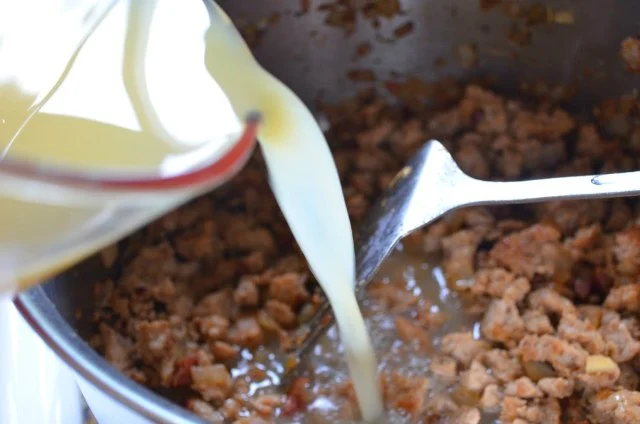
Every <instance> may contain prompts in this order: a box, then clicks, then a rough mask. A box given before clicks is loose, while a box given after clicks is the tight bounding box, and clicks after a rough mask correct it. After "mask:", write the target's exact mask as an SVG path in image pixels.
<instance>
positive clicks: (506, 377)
mask: <svg viewBox="0 0 640 424" xmlns="http://www.w3.org/2000/svg"><path fill="white" fill-rule="evenodd" d="M482 361H483V362H484V363H485V365H486V366H487V368H489V369H490V370H491V374H492V375H493V376H495V377H496V378H497V379H498V380H500V381H501V382H503V383H507V382H509V381H513V380H515V379H516V378H518V377H520V376H521V375H522V373H523V369H522V366H521V365H520V361H519V360H518V359H516V358H513V357H511V356H509V352H507V351H506V350H502V349H493V350H490V351H489V352H486V353H485V354H483V355H482Z"/></svg>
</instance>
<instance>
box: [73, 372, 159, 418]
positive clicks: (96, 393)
mask: <svg viewBox="0 0 640 424" xmlns="http://www.w3.org/2000/svg"><path fill="white" fill-rule="evenodd" d="M77 381H78V385H79V386H80V390H81V391H82V395H83V396H84V398H85V400H86V401H87V405H89V408H90V409H91V413H92V414H93V416H94V417H95V419H96V420H97V421H98V423H99V424H125V423H126V424H154V423H153V421H149V420H148V419H147V418H144V417H143V416H142V415H140V414H138V413H137V412H134V411H133V410H131V409H129V408H127V407H126V406H124V405H123V404H122V403H119V402H117V401H115V400H114V399H113V398H112V397H110V396H108V395H106V394H105V393H103V392H102V391H100V390H99V389H97V388H96V387H95V386H94V385H93V384H91V383H89V382H88V381H87V380H85V379H84V378H82V377H80V376H78V380H77Z"/></svg>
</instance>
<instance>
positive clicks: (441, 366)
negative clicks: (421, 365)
mask: <svg viewBox="0 0 640 424" xmlns="http://www.w3.org/2000/svg"><path fill="white" fill-rule="evenodd" d="M430 369H431V372H432V373H433V374H434V375H435V376H436V377H437V378H438V379H439V380H442V381H444V382H445V383H452V382H453V381H455V379H456V377H457V375H458V372H457V365H456V361H455V360H454V359H452V358H449V357H446V356H437V357H435V358H433V359H432V360H431V365H430Z"/></svg>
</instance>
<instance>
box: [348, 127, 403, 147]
mask: <svg viewBox="0 0 640 424" xmlns="http://www.w3.org/2000/svg"><path fill="white" fill-rule="evenodd" d="M395 127H396V123H395V122H393V121H391V120H385V121H382V122H380V123H378V124H376V125H375V126H373V127H371V128H369V129H367V130H366V131H363V132H361V133H359V134H358V136H357V141H358V146H360V148H363V149H371V148H375V147H376V146H378V144H380V143H382V142H383V141H384V140H385V139H386V138H388V137H389V136H390V135H391V132H392V131H393V130H394V129H395Z"/></svg>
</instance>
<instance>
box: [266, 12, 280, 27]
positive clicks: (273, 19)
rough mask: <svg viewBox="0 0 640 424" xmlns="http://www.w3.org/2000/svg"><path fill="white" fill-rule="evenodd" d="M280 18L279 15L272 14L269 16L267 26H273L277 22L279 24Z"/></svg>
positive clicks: (276, 13)
mask: <svg viewBox="0 0 640 424" xmlns="http://www.w3.org/2000/svg"><path fill="white" fill-rule="evenodd" d="M280 18H281V15H280V14H279V13H278V12H274V13H273V14H271V16H269V19H268V20H267V23H268V24H269V25H275V24H277V23H278V22H280Z"/></svg>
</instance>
